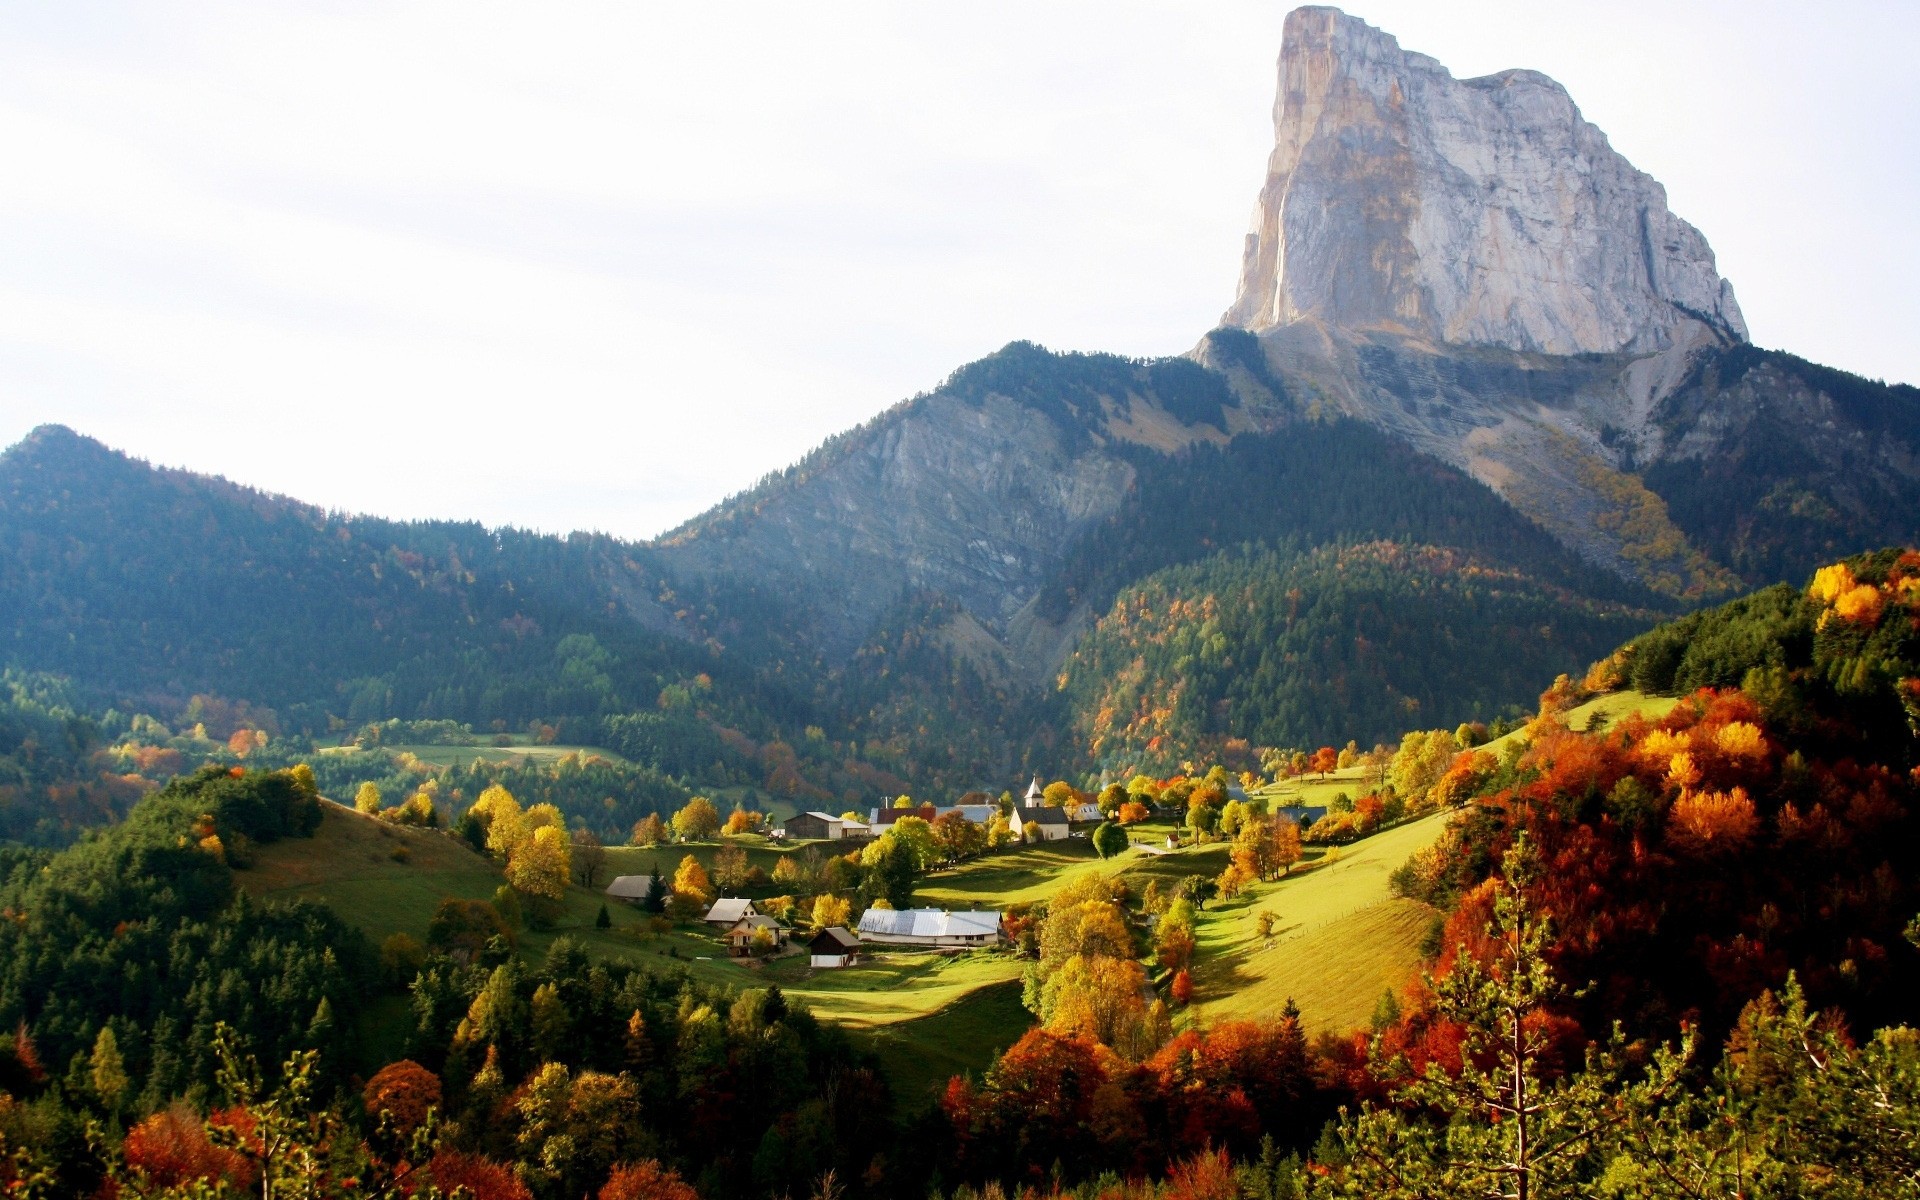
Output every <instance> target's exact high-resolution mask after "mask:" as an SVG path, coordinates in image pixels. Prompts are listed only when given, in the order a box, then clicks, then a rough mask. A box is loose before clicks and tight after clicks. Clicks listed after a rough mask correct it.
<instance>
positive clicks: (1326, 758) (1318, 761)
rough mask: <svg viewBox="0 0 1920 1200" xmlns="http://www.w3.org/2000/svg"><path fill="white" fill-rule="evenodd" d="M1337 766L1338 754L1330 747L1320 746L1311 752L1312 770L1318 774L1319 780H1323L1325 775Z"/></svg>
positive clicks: (1338, 763) (1338, 762) (1338, 761)
mask: <svg viewBox="0 0 1920 1200" xmlns="http://www.w3.org/2000/svg"><path fill="white" fill-rule="evenodd" d="M1339 765H1340V752H1339V751H1338V750H1335V749H1334V748H1333V747H1332V746H1322V747H1320V748H1319V749H1318V750H1315V751H1314V752H1313V769H1314V770H1315V771H1317V772H1318V773H1319V775H1320V778H1322V779H1325V778H1326V777H1327V773H1328V772H1330V771H1332V770H1334V769H1335V768H1336V767H1338V766H1339Z"/></svg>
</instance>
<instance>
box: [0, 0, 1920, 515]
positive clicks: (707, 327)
mask: <svg viewBox="0 0 1920 1200" xmlns="http://www.w3.org/2000/svg"><path fill="white" fill-rule="evenodd" d="M1285 11H1286V7H1285V6H1284V5H1281V4H1268V3H1247V2H1244V0H1211V2H1209V3H1206V4H1204V5H1202V4H1192V3H1180V4H1177V3H1159V4H1147V3H1128V2H1124V0H1099V2H1098V3H1053V4H1047V3H1036V2H1035V0H1013V2H1005V3H1002V2H997V0H986V2H982V0H967V2H966V3H960V2H954V3H948V4H942V5H934V4H923V3H912V4H902V3H831V4H827V3H816V4H802V3H795V2H793V0H778V2H775V0H767V2H758V0H733V2H731V3H726V4H704V3H692V2H686V3H681V4H677V5H672V6H668V5H655V4H637V3H631V2H621V3H608V4H570V3H554V2H550V0H542V2H541V3H537V4H517V5H502V4H486V3H472V2H470V0H461V2H459V3H445V4H427V3H395V2H391V0H361V2H353V0H336V2H332V3H292V2H276V3H273V4H259V3H257V2H249V3H237V4H231V5H222V4H173V5H166V6H162V5H154V4H124V5H122V4H90V3H82V2H77V0H62V2H61V3H58V4H41V5H33V4H27V3H9V4H4V5H0V164H3V165H0V444H10V443H12V442H13V441H15V440H17V439H18V438H19V437H20V436H21V435H23V434H24V433H26V431H27V430H28V429H30V428H32V427H33V426H34V425H37V424H40V423H42V422H48V421H58V422H62V423H65V424H69V425H72V426H74V427H75V428H77V429H79V430H80V431H82V432H84V433H89V434H92V435H94V436H96V437H99V438H101V439H102V440H104V441H106V442H108V443H109V444H111V445H114V446H117V447H120V448H122V449H125V450H127V451H129V452H131V453H134V454H136V455H139V456H142V457H145V458H149V459H152V460H153V461H156V462H161V463H166V464H170V465H181V466H188V467H192V468H194V469H197V470H204V471H211V472H216V473H220V474H224V475H227V476H228V477H229V478H233V479H237V480H240V481H242V482H246V483H251V484H255V485H258V486H262V487H266V488H269V489H271V490H274V491H282V492H287V493H290V494H292V495H295V496H298V497H300V498H302V499H305V500H310V501H313V502H316V503H320V504H325V505H328V506H332V507H336V508H344V509H351V510H356V511H366V512H376V513H380V514H384V515H390V516H397V517H457V518H476V519H480V520H483V521H486V522H488V523H490V524H501V523H512V524H518V525H526V526H532V527H536V528H542V529H550V530H562V529H570V528H595V529H604V530H609V531H612V532H615V533H620V534H625V535H629V536H636V537H639V536H648V535H651V534H653V533H656V532H658V531H660V530H662V529H665V528H668V527H670V526H672V525H674V524H677V523H678V522H679V521H681V520H683V519H685V518H687V517H689V516H691V515H693V514H694V513H696V512H698V511H699V510H701V509H703V508H705V507H706V506H707V505H709V504H711V503H712V502H714V501H716V500H718V499H720V498H721V497H722V496H723V495H725V494H727V493H729V492H733V491H737V490H739V489H740V488H742V487H745V486H747V485H748V484H750V483H751V482H752V481H753V480H754V479H755V478H757V477H758V476H759V475H760V474H762V473H763V472H765V471H768V470H771V469H774V468H777V467H780V466H782V465H784V464H785V463H787V462H790V461H791V460H793V459H794V458H796V457H798V456H799V455H800V454H802V453H803V452H805V451H806V450H807V449H808V448H810V447H811V446H813V445H814V444H816V443H817V442H819V441H820V440H821V439H822V438H824V437H825V436H827V435H828V434H831V433H833V432H835V431H836V430H839V429H843V428H845V427H847V426H849V425H852V424H855V423H857V422H859V421H861V420H864V419H865V418H867V417H869V416H871V415H872V414H874V413H875V412H878V411H879V410H881V409H882V408H885V407H886V406H887V405H889V404H891V403H893V402H894V401H896V400H898V399H901V398H903V397H905V396H908V395H911V394H913V393H915V392H917V391H921V390H924V389H927V388H930V387H932V386H934V385H935V384H937V383H938V382H939V381H940V380H941V379H942V378H943V377H944V376H945V375H946V374H947V373H948V372H950V371H951V370H952V369H953V368H955V367H957V366H959V365H961V364H962V363H964V362H967V361H970V360H972V359H974V358H977V357H979V356H981V355H983V354H986V353H989V352H991V351H992V350H994V349H996V348H998V347H999V346H1001V345H1003V344H1004V343H1006V342H1008V341H1010V340H1013V339H1015V338H1028V339H1032V340H1034V341H1038V342H1041V343H1043V344H1046V345H1049V346H1052V347H1055V348H1058V349H1078V350H1109V351H1115V352H1120V353H1127V354H1165V353H1177V352H1180V351H1183V350H1185V349H1187V348H1189V347H1190V346H1192V345H1193V343H1194V342H1195V341H1197V340H1198V338H1199V337H1200V335H1201V334H1202V333H1204V332H1205V331H1206V330H1207V329H1208V328H1210V327H1211V326H1212V324H1213V323H1214V321H1215V319H1216V318H1217V317H1218V316H1219V314H1220V313H1221V311H1222V310H1224V309H1225V308H1226V306H1227V304H1228V302H1229V301H1230V300H1231V299H1232V292H1233V287H1234V281H1235V276H1236V272H1237V268H1238V264H1239V252H1240V242H1241V238H1242V235H1243V234H1244V232H1245V229H1246V222H1247V218H1248V215H1249V213H1250V212H1251V210H1252V206H1253V200H1254V195H1255V192H1256V191H1257V189H1258V187H1259V184H1260V182H1261V178H1262V175H1263V172H1264V166H1265V161H1266V155H1267V151H1268V149H1269V146H1270V142H1271V106H1272V101H1273V83H1274V60H1275V57H1276V56H1277V54H1278V52H1279V47H1280V25H1281V20H1282V18H1283V17H1284V15H1285ZM1349 11H1351V12H1354V13H1355V14H1356V15H1359V16H1362V17H1364V18H1366V19H1367V20H1369V21H1371V22H1372V23H1373V24H1375V25H1379V26H1381V27H1382V28H1384V29H1386V30H1387V31H1388V32H1390V33H1393V34H1395V35H1396V36H1398V37H1399V38H1400V41H1401V44H1402V45H1404V46H1406V47H1408V48H1410V49H1414V50H1419V51H1423V52H1425V53H1428V54H1432V55H1434V56H1435V57H1437V58H1439V59H1440V60H1441V61H1442V62H1444V63H1446V64H1447V65H1448V67H1449V68H1450V69H1451V70H1452V71H1453V72H1454V74H1456V75H1461V76H1466V75H1478V74H1485V73H1487V72H1491V71H1495V70H1500V69H1504V68H1508V67H1531V68H1534V69H1537V70H1541V71H1545V72H1546V73H1548V74H1550V75H1552V76H1554V77H1555V78H1557V79H1559V80H1560V81H1561V82H1562V83H1564V84H1566V85H1567V87H1568V89H1569V90H1570V91H1571V92H1572V93H1573V96H1574V99H1575V100H1576V101H1577V102H1578V103H1579V104H1580V105H1581V107H1582V109H1583V111H1584V112H1585V113H1586V115H1587V116H1588V118H1589V119H1591V120H1593V121H1594V122H1596V123H1597V124H1598V125H1599V126H1600V127H1601V128H1602V129H1605V130H1606V131H1607V133H1608V134H1609V135H1610V137H1611V138H1612V140H1613V143H1614V145H1615V146H1616V147H1618V148H1619V149H1620V150H1621V151H1622V152H1624V153H1625V154H1626V155H1627V156H1628V157H1629V158H1630V159H1632V160H1633V161H1634V163H1635V164H1636V165H1638V166H1640V167H1641V168H1642V169H1644V170H1647V171H1649V172H1651V173H1652V174H1653V175H1654V176H1655V177H1657V178H1659V179H1660V180H1662V181H1663V182H1664V183H1665V184H1666V185H1667V188H1668V193H1669V196H1670V199H1671V202H1672V205H1673V208H1674V209H1675V211H1676V212H1678V213H1679V214H1680V215H1681V216H1683V217H1685V218H1687V219H1688V220H1691V221H1692V222H1693V223H1694V224H1696V225H1698V226H1699V227H1700V228H1701V229H1702V230H1704V231H1705V233H1706V234H1707V237H1708V239H1709V240H1710V242H1711V243H1712V245H1713V247H1714V249H1715V251H1716V252H1717V253H1718V255H1719V260H1720V266H1721V269H1722V271H1723V273H1724V274H1726V275H1727V276H1728V277H1729V278H1731V279H1732V280H1733V282H1734V285H1735V288H1736V290H1737V292H1738V295H1739V298H1740V302H1741V306H1742V308H1743V309H1744V311H1745V313H1746V316H1747V321H1748V324H1749V325H1750V327H1751V328H1752V331H1753V335H1754V338H1755V340H1756V341H1757V342H1759V343H1760V344H1762V345H1765V346H1777V347H1782V348H1786V349H1790V350H1793V351H1794V352H1795V353H1798V354H1802V355H1805V356H1806V357H1809V358H1813V359H1815V360H1818V361H1822V362H1826V363H1830V364H1832V365H1835V366H1841V367H1845V368H1848V369H1850V370H1854V371H1858V372H1860V373H1862V374H1866V375H1870V376H1875V377H1884V378H1888V379H1895V380H1902V381H1909V382H1915V381H1920V339H1916V336H1915V331H1916V330H1920V300H1917V299H1916V295H1915V287H1914V282H1915V274H1916V268H1920V230H1916V218H1917V217H1920V71H1916V70H1915V69H1914V67H1913V65H1912V60H1911V56H1912V53H1913V46H1914V45H1915V42H1916V37H1917V36H1920V4H1914V3H1911V2H1910V0H1908V2H1898V3H1895V2H1886V3H1879V4H1873V3H1830V4H1824V5H1818V6H1811V5H1806V4H1804V3H1800V2H1798V0H1795V2H1793V3H1775V2H1773V0H1761V2H1757V3H1754V2H1749V3H1741V4H1738V5H1736V4H1733V3H1731V2H1730V0H1722V2H1721V3H1715V4H1704V3H1689V2H1687V0H1661V2H1657V3H1654V2H1638V0H1636V2H1631V3H1622V2H1621V0H1608V2H1606V3H1571V2H1568V3H1554V4H1551V5H1548V4H1542V3H1538V2H1537V0H1526V2H1519V0H1464V2H1460V3H1450V4H1445V5H1441V4H1437V3H1434V2H1433V0H1379V2H1372V0H1369V2H1365V3H1360V2H1356V3H1354V4H1352V5H1350V6H1349ZM1547 14H1550V15H1547Z"/></svg>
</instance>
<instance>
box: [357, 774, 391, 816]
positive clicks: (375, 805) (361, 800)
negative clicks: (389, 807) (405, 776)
mask: <svg viewBox="0 0 1920 1200" xmlns="http://www.w3.org/2000/svg"><path fill="white" fill-rule="evenodd" d="M384 803H386V798H385V797H383V796H382V795H381V794H380V785H379V784H377V783H375V782H373V781H372V780H368V781H367V782H365V783H363V784H361V785H360V790H359V791H356V792H355V793H354V794H353V811H355V812H359V813H365V814H366V815H368V816H370V817H371V816H375V815H377V814H378V813H379V812H380V806H381V805H382V804H384Z"/></svg>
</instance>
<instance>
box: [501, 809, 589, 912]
mask: <svg viewBox="0 0 1920 1200" xmlns="http://www.w3.org/2000/svg"><path fill="white" fill-rule="evenodd" d="M572 873H573V847H572V844H571V843H570V842H569V841H568V840H567V833H566V830H565V829H564V828H563V827H561V826H558V825H542V826H540V827H539V828H538V829H535V830H534V831H533V835H532V836H531V837H527V838H523V839H522V840H521V841H520V844H519V845H517V846H516V847H514V850H513V853H512V855H511V856H510V857H509V858H508V859H507V882H508V883H510V884H512V885H513V889H514V890H515V891H517V892H519V893H521V894H522V895H524V896H531V897H538V898H540V899H543V900H547V901H551V902H554V903H556V904H557V903H558V902H560V901H561V900H564V899H565V898H566V894H567V880H568V878H569V877H570V876H571V875H572Z"/></svg>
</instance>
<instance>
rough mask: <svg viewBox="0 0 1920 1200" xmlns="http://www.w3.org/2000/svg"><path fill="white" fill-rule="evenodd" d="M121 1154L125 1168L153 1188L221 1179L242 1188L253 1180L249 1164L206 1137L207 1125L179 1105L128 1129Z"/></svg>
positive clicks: (252, 1170) (161, 1111)
mask: <svg viewBox="0 0 1920 1200" xmlns="http://www.w3.org/2000/svg"><path fill="white" fill-rule="evenodd" d="M121 1153H122V1155H123V1156H124V1158H125V1161H126V1164H127V1170H128V1172H129V1173H131V1174H132V1175H134V1176H135V1178H136V1179H137V1180H138V1181H140V1182H143V1183H146V1184H149V1185H151V1186H152V1187H154V1188H175V1187H185V1186H187V1185H189V1184H193V1183H205V1184H208V1185H213V1186H217V1185H219V1184H220V1183H222V1182H224V1183H226V1184H228V1185H229V1186H231V1187H233V1188H235V1189H236V1190H238V1191H241V1192H245V1191H246V1190H247V1189H249V1188H251V1187H252V1186H253V1183H254V1178H255V1173H254V1169H253V1164H252V1163H250V1162H248V1161H247V1160H246V1159H245V1158H244V1157H242V1156H241V1155H240V1154H237V1153H235V1152H234V1151H232V1150H228V1149H224V1148H222V1147H219V1146H216V1145H214V1144H213V1143H212V1142H211V1141H209V1140H208V1139H207V1130H206V1126H205V1125H204V1124H202V1123H201V1121H200V1118H199V1117H198V1116H196V1115H194V1113H193V1111H192V1110H191V1109H189V1108H187V1107H186V1106H185V1105H184V1104H176V1105H174V1106H173V1107H171V1108H165V1109H162V1110H160V1111H159V1112H157V1113H154V1114H153V1115H152V1116H150V1117H148V1118H147V1119H146V1120H144V1121H142V1122H140V1123H139V1124H138V1125H135V1126H134V1127H133V1128H132V1129H130V1130H128V1131H127V1136H126V1140H125V1141H124V1142H123V1143H122V1144H121Z"/></svg>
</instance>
